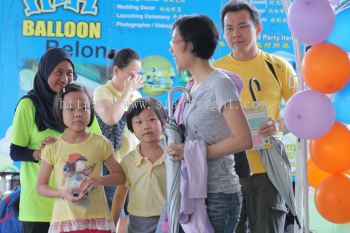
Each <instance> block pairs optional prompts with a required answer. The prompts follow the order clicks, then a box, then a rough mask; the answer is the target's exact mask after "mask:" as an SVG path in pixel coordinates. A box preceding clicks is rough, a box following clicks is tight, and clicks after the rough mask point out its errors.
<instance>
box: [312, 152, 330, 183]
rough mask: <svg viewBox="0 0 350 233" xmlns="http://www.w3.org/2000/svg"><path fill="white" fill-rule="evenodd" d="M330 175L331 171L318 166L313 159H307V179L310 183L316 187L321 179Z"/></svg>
mask: <svg viewBox="0 0 350 233" xmlns="http://www.w3.org/2000/svg"><path fill="white" fill-rule="evenodd" d="M330 175H331V174H330V173H327V172H324V171H322V170H321V169H320V168H318V167H317V166H316V165H315V163H314V162H313V161H312V159H309V160H308V161H307V180H308V182H309V185H311V186H312V187H313V188H315V189H316V188H317V187H318V185H319V184H320V183H321V181H323V180H324V179H326V178H327V177H328V176H330Z"/></svg>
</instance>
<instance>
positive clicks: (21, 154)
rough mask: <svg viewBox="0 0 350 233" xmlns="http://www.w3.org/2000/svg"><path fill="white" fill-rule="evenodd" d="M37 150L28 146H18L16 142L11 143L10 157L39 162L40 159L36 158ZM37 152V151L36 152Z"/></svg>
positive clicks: (14, 159) (15, 159) (16, 159)
mask: <svg viewBox="0 0 350 233" xmlns="http://www.w3.org/2000/svg"><path fill="white" fill-rule="evenodd" d="M34 153H35V150H32V149H28V148H26V147H22V146H17V145H15V144H12V143H11V145H10V157H11V159H12V160H13V161H25V162H35V163H37V162H38V159H35V158H34V156H35V155H34ZM36 153H37V152H36Z"/></svg>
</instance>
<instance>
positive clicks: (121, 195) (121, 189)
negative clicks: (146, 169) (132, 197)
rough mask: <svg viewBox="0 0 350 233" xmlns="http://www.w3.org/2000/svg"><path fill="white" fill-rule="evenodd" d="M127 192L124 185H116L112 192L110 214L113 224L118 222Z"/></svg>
mask: <svg viewBox="0 0 350 233" xmlns="http://www.w3.org/2000/svg"><path fill="white" fill-rule="evenodd" d="M127 194H128V188H127V187H126V186H124V185H120V186H118V188H117V191H116V192H115V194H114V197H113V201H112V208H111V214H112V218H113V221H114V223H115V224H117V223H118V220H119V217H120V212H121V211H122V209H123V208H124V205H125V200H126V196H127Z"/></svg>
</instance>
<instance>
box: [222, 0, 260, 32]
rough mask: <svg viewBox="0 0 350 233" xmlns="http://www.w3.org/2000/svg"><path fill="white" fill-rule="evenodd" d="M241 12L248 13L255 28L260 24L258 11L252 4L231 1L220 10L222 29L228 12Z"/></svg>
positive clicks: (242, 1)
mask: <svg viewBox="0 0 350 233" xmlns="http://www.w3.org/2000/svg"><path fill="white" fill-rule="evenodd" d="M241 10H246V11H248V12H249V15H250V19H251V20H252V22H253V24H254V26H255V27H257V26H258V25H259V24H261V22H260V14H259V11H258V10H257V9H256V8H255V7H254V6H253V5H252V4H250V3H248V2H246V1H244V0H232V1H230V2H228V3H227V4H226V5H225V6H224V8H222V10H221V26H222V28H224V18H225V16H226V14H227V13H228V12H237V11H241Z"/></svg>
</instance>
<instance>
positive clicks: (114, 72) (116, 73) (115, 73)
mask: <svg viewBox="0 0 350 233" xmlns="http://www.w3.org/2000/svg"><path fill="white" fill-rule="evenodd" d="M118 72H119V69H118V67H117V66H113V75H115V76H118Z"/></svg>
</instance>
